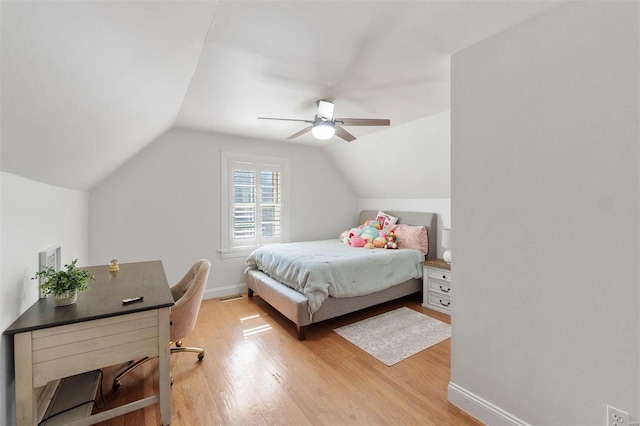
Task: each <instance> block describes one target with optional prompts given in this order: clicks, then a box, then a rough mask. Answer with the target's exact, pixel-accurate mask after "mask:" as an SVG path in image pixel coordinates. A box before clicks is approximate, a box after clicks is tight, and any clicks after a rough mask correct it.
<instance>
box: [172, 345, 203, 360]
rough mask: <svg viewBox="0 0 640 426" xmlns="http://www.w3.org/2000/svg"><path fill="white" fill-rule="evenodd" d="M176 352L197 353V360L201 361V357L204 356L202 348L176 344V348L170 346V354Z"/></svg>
mask: <svg viewBox="0 0 640 426" xmlns="http://www.w3.org/2000/svg"><path fill="white" fill-rule="evenodd" d="M178 352H195V353H197V354H198V361H202V359H203V358H204V349H202V348H192V347H188V346H178V347H176V348H171V353H172V354H174V353H178Z"/></svg>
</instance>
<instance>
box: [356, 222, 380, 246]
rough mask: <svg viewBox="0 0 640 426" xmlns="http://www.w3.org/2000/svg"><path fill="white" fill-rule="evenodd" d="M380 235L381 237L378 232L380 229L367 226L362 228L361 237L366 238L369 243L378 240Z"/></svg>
mask: <svg viewBox="0 0 640 426" xmlns="http://www.w3.org/2000/svg"><path fill="white" fill-rule="evenodd" d="M376 223H378V222H376ZM379 235H380V231H378V229H377V228H376V227H375V226H365V227H364V228H362V231H360V237H362V238H364V239H365V240H367V241H369V242H372V241H373V240H375V239H376V238H378V236H379Z"/></svg>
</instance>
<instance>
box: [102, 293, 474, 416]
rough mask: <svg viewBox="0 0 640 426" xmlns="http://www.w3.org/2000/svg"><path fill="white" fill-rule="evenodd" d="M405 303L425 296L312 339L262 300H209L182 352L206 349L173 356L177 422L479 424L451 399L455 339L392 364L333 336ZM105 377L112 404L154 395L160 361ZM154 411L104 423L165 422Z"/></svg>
mask: <svg viewBox="0 0 640 426" xmlns="http://www.w3.org/2000/svg"><path fill="white" fill-rule="evenodd" d="M401 306H408V307H409V308H411V309H414V310H416V311H419V312H424V313H425V314H427V315H430V316H432V317H434V318H437V319H439V320H441V321H445V322H450V320H449V317H448V316H447V315H443V314H440V313H438V312H435V311H432V310H429V309H426V308H423V307H422V306H421V300H420V295H419V294H417V295H414V296H409V297H407V298H404V299H400V300H398V301H394V302H390V303H386V304H384V305H381V306H377V307H373V308H370V309H366V310H363V311H360V312H357V313H354V314H350V315H347V316H344V317H341V318H337V319H333V320H329V321H325V322H323V323H319V324H315V325H311V326H310V327H309V330H308V332H307V340H305V341H303V342H301V341H298V339H297V338H296V333H295V326H294V325H293V323H291V322H290V321H289V320H287V319H286V318H284V317H283V316H282V315H280V314H279V313H278V312H277V311H275V310H274V309H273V308H271V306H269V305H268V304H267V303H265V302H264V301H263V300H262V299H260V298H259V297H257V296H256V297H254V298H252V299H249V298H247V296H246V294H245V295H243V297H242V298H240V299H236V300H230V301H226V302H222V301H220V300H218V299H210V300H205V301H203V303H202V308H201V310H200V314H199V317H198V322H197V325H196V329H195V330H194V332H193V333H192V334H191V335H190V336H188V337H187V338H185V339H184V340H183V343H184V346H199V347H203V348H204V349H205V350H206V356H205V358H204V360H202V361H200V362H198V358H197V356H196V354H193V353H179V354H173V355H172V356H171V372H172V375H173V378H174V384H173V387H172V425H175V426H196V425H254V424H255V425H258V424H259V425H275V424H278V425H480V424H481V423H480V422H478V421H477V420H475V419H474V418H472V417H470V416H468V415H467V414H465V413H464V412H462V411H460V410H459V409H457V408H456V407H455V406H454V405H452V404H449V403H448V402H447V384H448V383H449V374H450V354H451V344H450V342H451V340H450V339H448V340H445V341H444V342H442V343H439V344H438V345H435V346H432V347H431V348H428V349H426V350H424V351H422V352H420V353H418V354H416V355H414V356H412V357H410V358H408V359H406V360H404V361H401V362H399V363H397V364H395V365H393V366H392V367H387V366H386V365H384V364H383V363H381V362H380V361H378V360H376V359H375V358H373V357H371V356H370V355H369V354H367V353H366V352H364V351H362V350H361V349H359V348H357V347H356V346H354V345H352V344H351V343H349V342H348V341H346V340H345V339H343V338H342V337H340V336H339V335H338V334H336V333H334V332H333V331H332V330H333V329H334V328H336V327H340V326H343V325H347V324H350V323H353V322H356V321H359V320H361V319H364V318H368V317H370V316H374V315H377V314H380V313H383V312H387V311H390V310H392V309H395V308H398V307H401ZM122 367H123V366H114V367H112V368H107V369H105V370H104V373H105V379H104V383H103V391H104V397H105V399H106V403H107V407H108V408H111V407H113V406H117V405H122V404H123V403H126V402H130V401H131V400H134V399H137V398H141V397H143V396H149V395H150V394H151V393H153V391H154V388H155V387H156V386H157V383H156V379H155V377H154V376H155V375H154V374H152V373H153V372H154V370H153V369H155V368H157V364H156V362H155V360H153V361H151V362H148V363H147V364H145V365H144V366H143V367H142V368H138V369H137V371H135V372H134V373H133V374H131V375H129V376H128V377H126V378H125V379H123V381H122V386H121V387H120V389H118V390H116V391H113V390H112V389H111V381H112V380H113V376H114V375H115V374H116V373H117V372H118V371H119V370H120V369H121V368H122ZM159 419H160V413H159V409H158V407H157V405H155V406H151V407H148V408H146V409H143V410H138V411H137V412H134V413H130V414H127V415H124V416H121V417H117V418H115V419H112V420H109V421H106V422H103V423H100V424H101V425H110V426H125V425H126V426H137V425H158V424H160V420H159Z"/></svg>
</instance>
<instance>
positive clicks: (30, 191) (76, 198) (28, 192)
mask: <svg viewBox="0 0 640 426" xmlns="http://www.w3.org/2000/svg"><path fill="white" fill-rule="evenodd" d="M0 178H1V179H0V206H2V210H1V217H0V229H1V230H2V238H1V244H0V253H2V257H1V258H0V289H1V290H2V298H0V329H1V330H5V329H6V328H7V327H8V326H9V325H11V323H12V322H13V321H15V320H16V319H17V318H18V317H19V316H20V314H22V313H23V312H24V311H25V310H26V309H27V308H29V307H30V306H31V305H32V304H33V303H34V302H36V301H37V300H38V283H37V281H35V280H31V277H33V276H34V274H35V273H36V272H37V271H38V269H39V265H38V263H39V258H38V254H39V252H40V251H42V250H43V249H46V248H47V247H50V246H53V245H60V246H61V248H62V249H61V252H62V263H63V264H64V263H67V262H70V261H72V260H73V259H76V258H77V259H78V265H88V262H87V260H88V206H89V202H88V194H86V193H84V192H81V191H74V190H69V189H64V188H57V187H54V186H50V185H45V184H42V183H39V182H35V181H32V180H29V179H26V178H23V177H20V176H17V175H13V174H10V173H0ZM0 363H1V365H0V383H1V384H2V385H1V386H0V424H6V425H10V424H15V396H14V387H13V384H14V372H13V339H12V338H11V337H10V336H2V340H1V341H0Z"/></svg>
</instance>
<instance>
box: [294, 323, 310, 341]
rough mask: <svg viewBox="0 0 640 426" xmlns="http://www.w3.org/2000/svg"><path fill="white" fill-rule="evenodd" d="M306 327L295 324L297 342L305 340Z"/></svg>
mask: <svg viewBox="0 0 640 426" xmlns="http://www.w3.org/2000/svg"><path fill="white" fill-rule="evenodd" d="M307 327H309V326H308V325H298V324H296V328H297V329H298V340H304V339H306V338H307Z"/></svg>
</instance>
